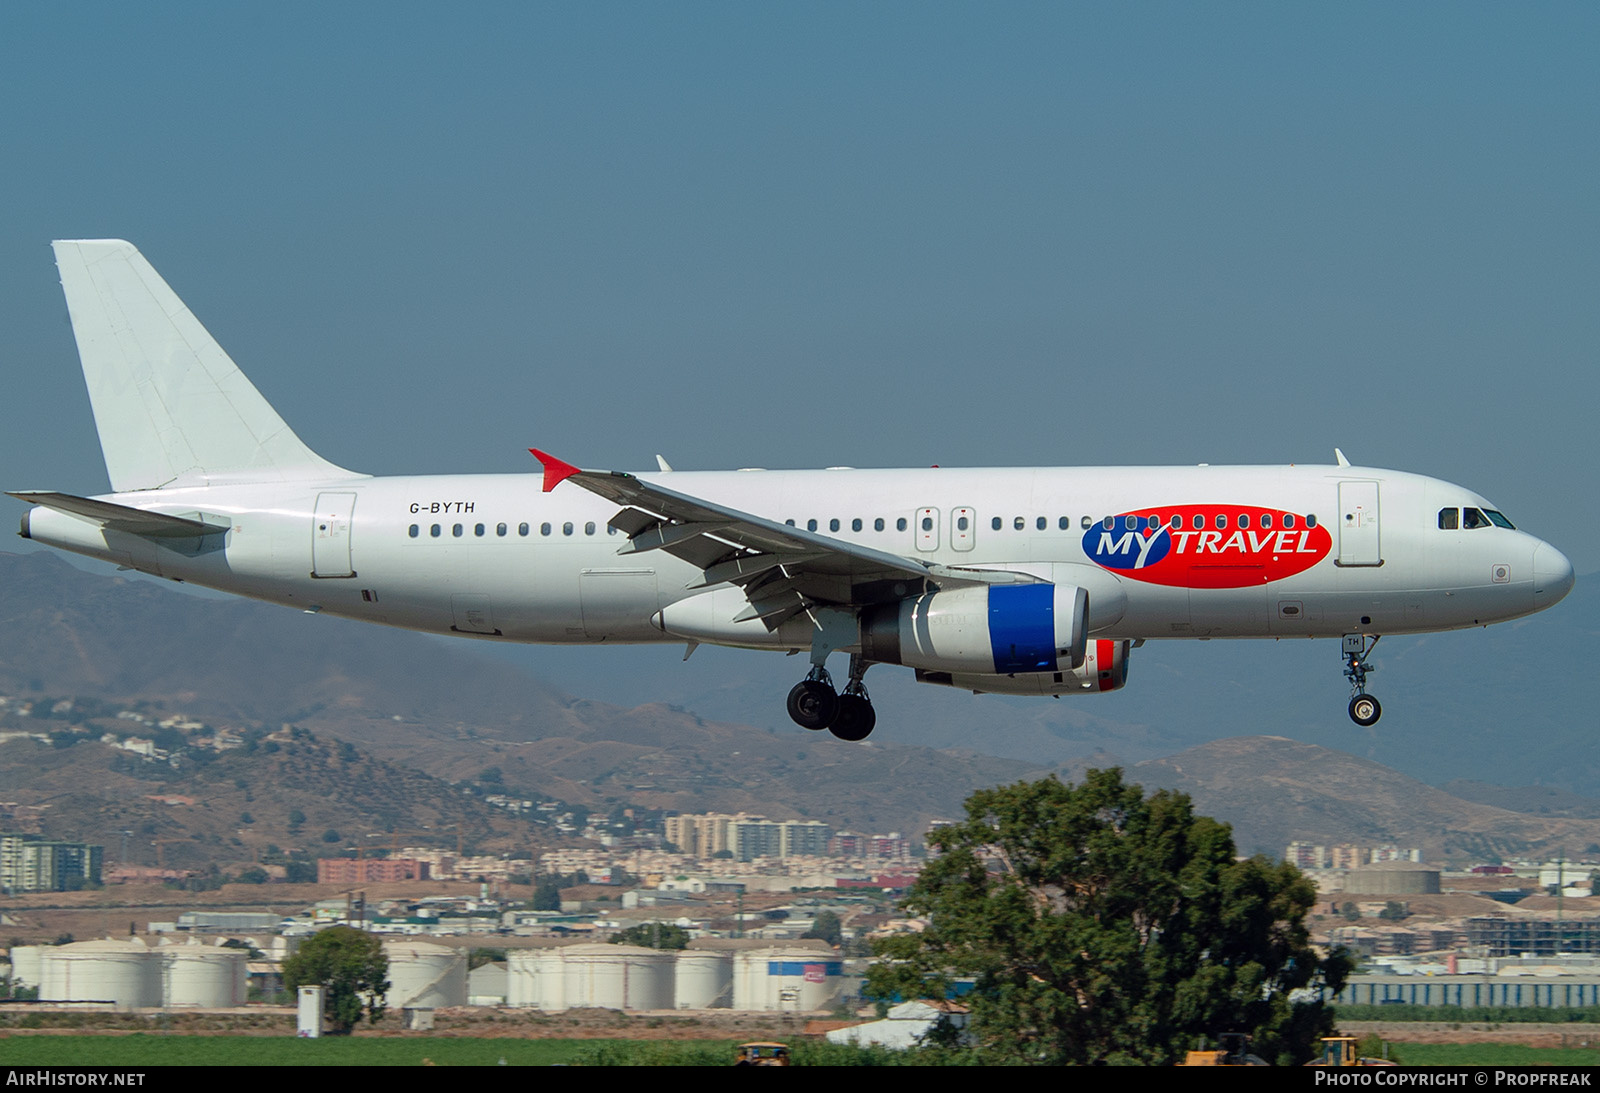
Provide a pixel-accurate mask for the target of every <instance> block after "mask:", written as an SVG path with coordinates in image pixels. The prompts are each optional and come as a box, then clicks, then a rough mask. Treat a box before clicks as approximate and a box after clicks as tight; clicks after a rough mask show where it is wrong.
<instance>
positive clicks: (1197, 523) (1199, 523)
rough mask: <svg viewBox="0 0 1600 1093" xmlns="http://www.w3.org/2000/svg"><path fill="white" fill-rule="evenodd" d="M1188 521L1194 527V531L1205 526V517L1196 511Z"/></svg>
mask: <svg viewBox="0 0 1600 1093" xmlns="http://www.w3.org/2000/svg"><path fill="white" fill-rule="evenodd" d="M1189 523H1190V524H1192V525H1194V529H1195V530H1196V531H1199V530H1201V529H1202V528H1204V527H1205V526H1206V518H1205V517H1204V516H1201V515H1200V514H1199V513H1196V514H1195V515H1194V517H1193V519H1191V520H1190V521H1189Z"/></svg>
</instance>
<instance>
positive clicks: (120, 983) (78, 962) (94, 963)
mask: <svg viewBox="0 0 1600 1093" xmlns="http://www.w3.org/2000/svg"><path fill="white" fill-rule="evenodd" d="M39 998H40V1000H41V1001H49V1002H111V1003H114V1004H115V1005H117V1006H118V1007H121V1008H124V1009H133V1008H139V1007H144V1006H159V1005H161V965H160V962H159V961H158V960H157V959H156V956H155V954H154V953H153V952H152V951H151V950H150V948H149V947H148V946H146V945H145V944H144V943H143V942H141V941H135V940H131V939H130V940H115V939H113V938H106V939H105V940H103V941H79V942H75V943H74V944H71V945H53V946H50V947H49V948H48V949H47V950H46V951H45V953H44V959H43V970H42V974H41V982H40V985H39Z"/></svg>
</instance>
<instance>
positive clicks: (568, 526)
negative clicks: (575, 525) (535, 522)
mask: <svg viewBox="0 0 1600 1093" xmlns="http://www.w3.org/2000/svg"><path fill="white" fill-rule="evenodd" d="M561 534H563V535H571V534H572V521H570V520H569V521H567V522H566V523H565V524H562V525H561Z"/></svg>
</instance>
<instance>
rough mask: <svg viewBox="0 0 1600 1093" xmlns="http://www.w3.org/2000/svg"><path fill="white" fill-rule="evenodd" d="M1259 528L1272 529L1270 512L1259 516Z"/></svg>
mask: <svg viewBox="0 0 1600 1093" xmlns="http://www.w3.org/2000/svg"><path fill="white" fill-rule="evenodd" d="M1261 526H1262V527H1263V528H1270V527H1272V513H1270V512H1263V513H1262V514H1261Z"/></svg>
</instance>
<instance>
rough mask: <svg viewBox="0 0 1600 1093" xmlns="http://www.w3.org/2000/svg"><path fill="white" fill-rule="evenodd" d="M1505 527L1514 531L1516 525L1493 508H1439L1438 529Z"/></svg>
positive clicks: (1468, 529)
mask: <svg viewBox="0 0 1600 1093" xmlns="http://www.w3.org/2000/svg"><path fill="white" fill-rule="evenodd" d="M1487 527H1497V528H1507V529H1509V530H1511V531H1516V530H1517V527H1516V525H1515V524H1513V523H1512V522H1511V521H1510V520H1507V519H1506V518H1505V517H1504V516H1503V515H1501V514H1500V513H1498V512H1496V511H1494V509H1453V508H1452V509H1440V510H1439V530H1440V531H1457V530H1460V529H1465V530H1467V531H1471V530H1472V529H1474V528H1487Z"/></svg>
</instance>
